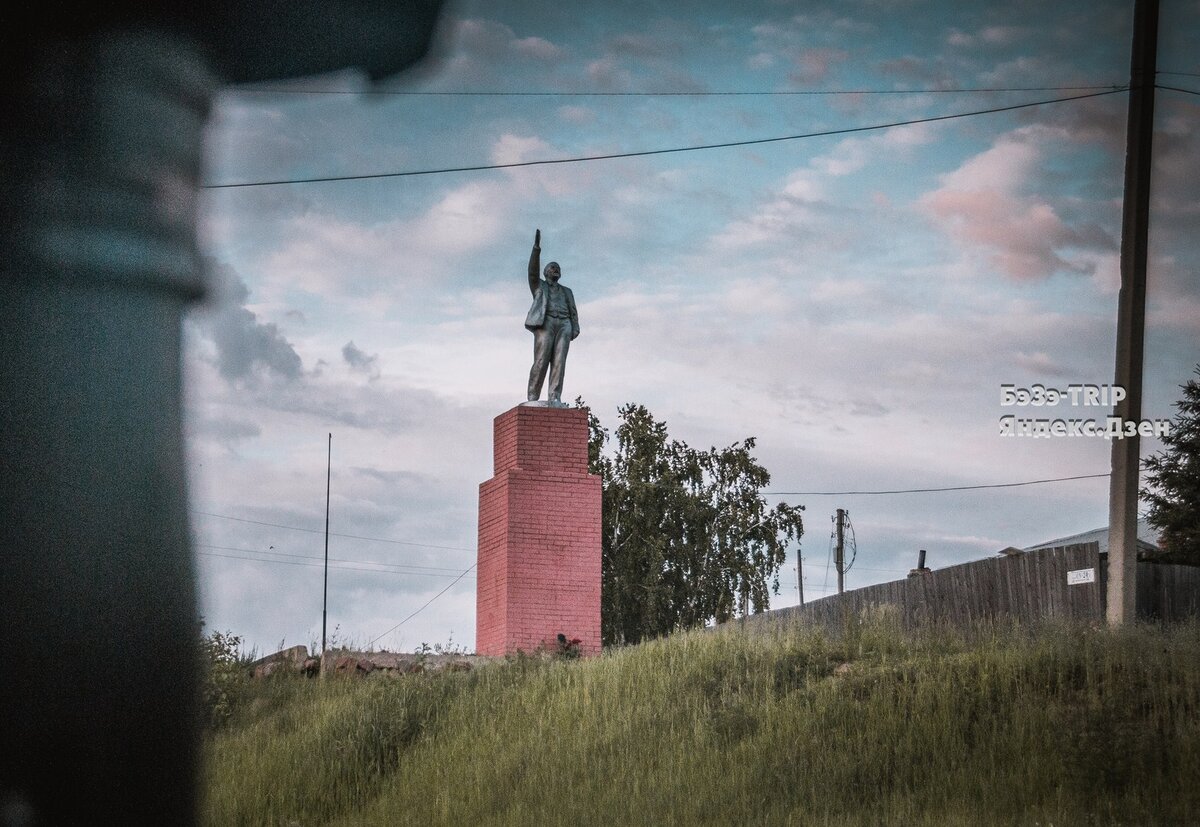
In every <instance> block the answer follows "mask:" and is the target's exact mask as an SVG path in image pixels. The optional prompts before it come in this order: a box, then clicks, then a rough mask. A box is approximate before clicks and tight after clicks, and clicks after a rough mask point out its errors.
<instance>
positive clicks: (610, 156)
mask: <svg viewBox="0 0 1200 827" xmlns="http://www.w3.org/2000/svg"><path fill="white" fill-rule="evenodd" d="M1126 91H1128V87H1119V88H1116V89H1107V88H1106V90H1105V91H1103V92H1090V93H1088V94H1085V95H1071V96H1069V97H1064V98H1050V99H1048V100H1040V101H1029V102H1026V103H1016V104H1012V105H1010V106H996V107H992V108H990V109H976V110H972V111H970V112H956V113H952V114H950V115H935V116H931V117H927V118H914V119H912V120H907V121H891V122H889V123H881V124H871V125H868V126H854V127H843V128H840V129H827V130H822V131H819V132H805V133H802V134H799V135H783V136H780V137H776V138H754V139H750V140H745V141H726V142H723V143H716V144H699V145H696V146H683V147H671V148H668V149H647V150H639V151H634V152H612V153H606V154H603V155H581V156H576V157H571V158H548V159H545V160H541V161H514V162H512V163H507V164H478V165H475V166H464V167H442V168H438V169H421V170H407V171H403V172H377V173H368V174H363V175H329V176H322V177H316V178H282V179H279V180H275V181H242V182H234V183H229V184H204V185H202V188H203V189H236V188H244V187H271V186H278V185H281V184H317V183H328V182H333V181H364V180H368V179H375V178H406V177H412V176H417V175H440V174H443V173H450V172H481V171H484V170H493V169H514V168H517V167H533V166H547V165H550V164H574V163H581V162H584V161H608V160H614V159H617V158H642V157H647V156H650V155H667V154H670V153H675V152H697V151H700V150H707V149H730V148H733V147H742V146H756V145H760V144H771V143H780V142H783V141H798V140H801V139H804V138H822V137H829V136H833V135H850V134H854V133H858V132H873V131H877V130H881V129H891V128H893V127H897V126H913V125H915V124H922V123H935V122H937V121H949V120H954V119H957V118H969V117H973V116H975V115H991V114H995V113H997V112H1012V111H1014V110H1017V109H1028V108H1030V107H1034V106H1045V105H1047V104H1051V103H1065V102H1066V101H1075V100H1084V99H1085V98H1096V97H1101V96H1104V95H1113V94H1116V93H1118V92H1126Z"/></svg>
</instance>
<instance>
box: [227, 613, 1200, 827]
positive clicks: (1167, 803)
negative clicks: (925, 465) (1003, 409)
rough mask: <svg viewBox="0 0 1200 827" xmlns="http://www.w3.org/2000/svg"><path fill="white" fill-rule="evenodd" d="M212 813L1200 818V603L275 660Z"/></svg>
mask: <svg viewBox="0 0 1200 827" xmlns="http://www.w3.org/2000/svg"><path fill="white" fill-rule="evenodd" d="M206 766H207V777H206V800H205V803H204V817H205V821H206V822H207V823H208V824H212V825H235V824H272V825H274V824H282V825H288V824H299V825H306V826H307V825H314V824H339V825H351V824H353V825H359V824H381V825H382V824H389V825H390V824H421V825H426V824H445V825H493V824H496V825H500V824H512V825H556V824H564V825H568V824H569V825H588V824H604V825H614V824H635V825H642V824H645V825H669V824H680V825H693V824H712V825H742V824H812V823H816V824H833V825H852V824H853V825H859V824H862V825H868V824H870V825H875V824H896V825H908V824H931V825H932V824H937V825H942V824H970V825H981V824H982V825H989V824H1021V825H1033V824H1042V825H1047V824H1055V825H1060V824H1138V825H1141V824H1164V825H1167V824H1170V825H1175V824H1196V823H1200V626H1198V625H1196V624H1191V625H1186V626H1176V627H1167V628H1162V627H1151V626H1139V627H1135V628H1131V629H1128V630H1124V631H1120V632H1110V631H1108V630H1105V629H1098V630H1097V629H1089V628H1084V627H1078V626H1073V627H1064V626H1054V627H1042V628H1037V629H1027V628H1017V627H1012V626H1005V627H988V628H985V629H978V630H975V631H973V632H971V633H961V632H952V631H946V630H937V631H928V632H924V633H921V634H917V635H913V634H911V633H909V634H905V633H902V632H900V631H898V630H896V629H895V628H894V624H892V623H890V622H889V619H888V618H887V617H886V616H884V617H876V618H873V619H870V620H867V621H860V622H855V623H853V624H851V625H849V626H848V627H847V628H846V629H845V630H844V632H843V633H842V634H839V635H835V636H827V635H823V634H820V633H816V632H812V631H800V630H789V631H784V632H779V633H770V634H745V633H741V632H739V631H738V630H736V629H735V630H731V631H729V632H721V633H697V634H688V635H680V636H677V637H674V638H672V639H669V640H663V641H657V642H654V643H649V644H644V645H641V646H637V647H631V648H628V649H625V650H621V651H617V652H614V653H612V654H608V655H606V656H604V657H601V658H597V659H593V660H588V661H539V660H536V659H532V658H528V659H516V660H513V661H510V662H508V663H500V664H494V665H490V666H486V667H481V668H478V669H476V670H474V671H472V672H467V673H447V674H430V675H415V676H406V677H403V678H383V679H378V680H376V679H366V680H350V679H345V680H336V679H331V680H327V681H325V682H318V681H305V680H303V679H298V678H287V679H282V680H268V681H263V682H260V683H258V684H256V685H254V686H252V687H250V688H249V689H248V690H247V693H246V695H245V696H244V697H241V698H240V699H239V700H238V703H237V705H236V708H235V709H234V712H233V716H232V717H231V718H230V719H229V721H228V722H227V723H226V724H225V725H224V726H223V727H221V728H220V729H219V730H218V731H217V732H216V733H215V734H214V735H213V736H212V738H211V739H210V741H209V742H208V745H207V755H206Z"/></svg>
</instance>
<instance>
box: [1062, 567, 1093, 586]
mask: <svg viewBox="0 0 1200 827" xmlns="http://www.w3.org/2000/svg"><path fill="white" fill-rule="evenodd" d="M1095 582H1096V570H1095V569H1075V570H1074V571H1069V572H1067V585H1068V586H1077V585H1079V584H1080V583H1095Z"/></svg>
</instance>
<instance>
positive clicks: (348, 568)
mask: <svg viewBox="0 0 1200 827" xmlns="http://www.w3.org/2000/svg"><path fill="white" fill-rule="evenodd" d="M259 553H260V554H261V553H262V552H259ZM196 554H199V555H202V556H204V557H221V558H224V559H226V560H246V561H248V562H251V563H275V564H278V565H281V566H305V567H308V568H317V569H319V568H323V567H324V563H305V562H301V561H299V560H264V559H263V558H261V557H242V556H239V555H236V554H218V553H216V552H214V551H197V552H196ZM311 559H315V560H320V559H322V558H319V557H317V558H311ZM330 568H331V569H336V570H338V571H365V572H372V573H374V574H401V575H405V576H411V577H454V575H453V574H434V573H431V572H422V571H396V570H394V569H368V568H362V567H360V566H330ZM461 579H462V575H459V576H458V577H456V578H455V582H458V581H459V580H461Z"/></svg>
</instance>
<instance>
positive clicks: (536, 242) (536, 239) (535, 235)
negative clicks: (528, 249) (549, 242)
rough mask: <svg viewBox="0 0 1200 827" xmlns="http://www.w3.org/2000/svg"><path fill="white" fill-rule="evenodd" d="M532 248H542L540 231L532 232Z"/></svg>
mask: <svg viewBox="0 0 1200 827" xmlns="http://www.w3.org/2000/svg"><path fill="white" fill-rule="evenodd" d="M533 246H534V247H541V246H542V231H541V230H535V231H534V233H533Z"/></svg>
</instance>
